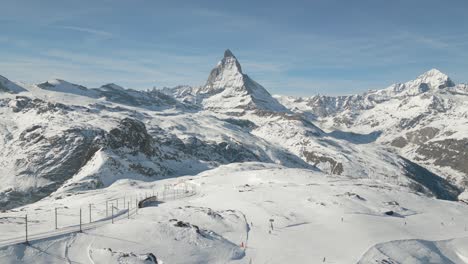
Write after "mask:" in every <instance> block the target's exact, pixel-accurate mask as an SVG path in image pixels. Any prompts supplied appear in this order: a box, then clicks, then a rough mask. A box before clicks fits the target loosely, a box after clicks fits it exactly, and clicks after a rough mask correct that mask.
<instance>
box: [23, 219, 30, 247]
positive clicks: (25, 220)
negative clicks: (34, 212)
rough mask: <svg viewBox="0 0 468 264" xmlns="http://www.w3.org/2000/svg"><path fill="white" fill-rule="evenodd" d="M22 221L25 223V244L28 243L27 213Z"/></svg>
mask: <svg viewBox="0 0 468 264" xmlns="http://www.w3.org/2000/svg"><path fill="white" fill-rule="evenodd" d="M24 223H25V227H26V244H28V243H29V241H28V215H26V216H25V217H24Z"/></svg>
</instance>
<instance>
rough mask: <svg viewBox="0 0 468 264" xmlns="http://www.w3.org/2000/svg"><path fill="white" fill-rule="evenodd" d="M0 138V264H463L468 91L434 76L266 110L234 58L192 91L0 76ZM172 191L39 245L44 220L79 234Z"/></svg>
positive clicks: (283, 101)
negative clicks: (58, 217)
mask: <svg viewBox="0 0 468 264" xmlns="http://www.w3.org/2000/svg"><path fill="white" fill-rule="evenodd" d="M25 74H26V73H25ZM0 135H1V139H0V149H1V150H2V151H1V152H0V209H1V210H2V212H1V213H0V246H3V247H1V248H0V262H1V263H387V264H390V263H468V231H467V224H468V220H467V219H468V192H466V191H465V190H466V189H467V188H468V162H467V161H468V85H467V84H456V83H454V82H453V81H452V80H451V79H450V78H449V77H448V76H447V75H445V74H444V73H442V72H440V71H439V70H436V69H432V70H429V71H428V72H426V73H423V74H422V75H420V76H419V77H417V78H416V79H415V80H412V81H408V82H405V83H397V84H393V85H391V86H389V87H388V88H385V89H381V90H371V91H368V92H366V93H363V94H358V95H349V96H325V95H315V96H311V97H291V96H282V95H275V96H272V95H271V94H270V93H269V92H268V91H267V89H265V88H264V87H263V86H262V85H261V84H259V83H257V82H256V81H254V80H253V79H252V78H250V77H249V76H248V75H247V74H245V73H244V72H243V70H242V67H241V64H240V62H239V61H238V60H237V58H236V57H235V56H234V54H233V53H232V52H231V51H230V50H226V51H225V53H224V56H223V58H222V59H221V61H220V62H219V63H218V64H217V65H216V66H215V68H214V69H213V70H212V71H211V73H210V74H209V76H208V79H207V81H206V83H205V84H204V85H202V86H200V87H190V86H177V87H174V88H162V89H151V90H145V91H143V90H133V89H126V88H123V87H121V86H119V85H117V84H113V83H109V84H106V85H103V86H101V87H99V88H88V87H84V86H82V85H79V84H73V83H69V82H67V81H64V80H59V79H55V80H49V81H46V82H43V83H40V84H35V85H33V84H24V83H20V82H14V81H11V80H9V79H7V78H5V77H2V76H0ZM181 182H183V183H184V187H183V188H182V189H184V190H185V191H186V188H187V184H188V183H190V186H191V188H192V189H193V190H194V192H193V193H191V194H192V195H190V196H182V197H181V198H180V199H175V198H176V196H174V199H165V200H164V199H163V201H162V202H160V203H158V204H157V205H155V206H149V207H144V208H140V209H139V210H138V214H134V215H131V216H130V214H129V217H128V219H122V220H120V221H117V222H115V223H110V222H108V221H107V222H105V223H104V224H103V225H99V226H96V227H93V228H90V229H88V230H85V231H83V232H67V233H48V232H49V231H53V230H54V219H53V214H54V210H55V212H56V210H57V209H55V208H66V209H67V210H65V209H64V212H66V213H64V214H67V216H63V219H64V220H63V222H62V223H63V226H65V225H66V226H73V225H75V226H76V224H77V221H78V220H77V219H78V218H77V217H78V216H77V212H78V210H80V208H83V209H84V211H85V213H84V214H83V219H88V218H87V217H88V215H87V210H88V209H87V208H88V205H89V212H90V213H89V219H90V222H92V221H91V216H92V213H91V208H92V204H96V209H95V211H96V213H95V214H96V217H97V216H98V215H100V214H102V215H103V217H104V216H108V212H107V214H106V213H105V210H107V209H108V205H107V204H106V205H105V207H102V208H104V209H99V208H98V206H97V204H98V203H103V202H105V201H110V200H112V199H116V198H118V197H124V196H125V197H127V201H128V199H130V197H133V198H135V196H138V195H139V194H141V193H142V192H143V193H150V192H153V193H154V192H155V191H156V192H157V193H158V194H159V193H161V192H162V191H163V190H166V189H167V188H168V186H178V185H179V186H180V184H181ZM176 188H177V187H176ZM124 201H125V200H124ZM124 203H125V202H124ZM112 208H114V207H112ZM116 208H117V209H118V210H119V211H118V212H120V211H121V210H125V204H124V206H123V208H122V205H121V206H120V207H118V205H117V207H116ZM74 209H76V210H74ZM130 209H131V207H130V205H129V206H128V207H127V209H126V210H128V211H127V212H129V211H130ZM73 210H74V211H73ZM99 210H101V211H99ZM112 210H113V209H112ZM72 211H73V213H72ZM80 212H81V211H80ZM121 213H125V211H122V212H121ZM25 214H28V217H29V219H31V220H30V221H32V222H31V225H32V226H31V227H30V229H29V230H30V232H31V234H34V233H41V234H43V235H41V236H40V237H38V238H37V239H35V240H31V241H30V242H29V244H21V243H18V241H17V240H15V239H17V237H20V236H22V232H23V229H24V222H23V218H24V215H25ZM79 219H80V221H81V219H82V216H81V213H80V216H79ZM107 220H109V219H107ZM59 222H60V221H59ZM55 224H57V223H55ZM58 229H60V228H58ZM2 241H3V242H2Z"/></svg>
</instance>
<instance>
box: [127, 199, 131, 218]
mask: <svg viewBox="0 0 468 264" xmlns="http://www.w3.org/2000/svg"><path fill="white" fill-rule="evenodd" d="M127 212H128V219H130V202H128V211H127Z"/></svg>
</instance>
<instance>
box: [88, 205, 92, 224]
mask: <svg viewBox="0 0 468 264" xmlns="http://www.w3.org/2000/svg"><path fill="white" fill-rule="evenodd" d="M89 222H90V223H91V222H92V221H91V204H89Z"/></svg>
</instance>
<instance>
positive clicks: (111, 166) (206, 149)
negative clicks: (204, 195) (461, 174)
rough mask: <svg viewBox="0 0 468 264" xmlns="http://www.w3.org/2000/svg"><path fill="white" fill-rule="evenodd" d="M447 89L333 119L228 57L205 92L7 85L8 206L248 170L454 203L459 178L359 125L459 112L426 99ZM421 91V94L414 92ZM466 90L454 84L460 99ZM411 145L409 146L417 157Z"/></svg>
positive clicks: (2, 113) (432, 85)
mask: <svg viewBox="0 0 468 264" xmlns="http://www.w3.org/2000/svg"><path fill="white" fill-rule="evenodd" d="M451 84H452V83H451V81H450V80H449V79H448V78H445V77H444V76H442V75H441V74H439V73H438V72H436V71H431V72H430V73H428V74H426V75H424V76H421V77H420V78H418V79H417V80H416V81H414V82H412V83H405V84H403V85H400V86H398V88H396V87H397V86H395V87H393V88H391V89H387V91H386V92H381V91H377V92H374V93H373V96H370V94H368V95H366V96H354V97H349V98H347V99H346V100H344V99H343V100H342V99H340V100H342V101H343V103H342V104H339V105H336V104H335V106H334V108H333V109H332V108H331V106H324V107H325V108H327V107H328V108H329V109H328V110H327V111H328V112H329V113H328V114H326V115H319V112H320V111H315V108H305V107H309V106H308V105H307V103H305V104H302V102H305V101H307V100H305V99H297V101H294V100H296V99H294V100H292V99H291V98H290V97H288V98H282V97H277V98H274V97H273V96H271V95H270V94H269V93H268V91H267V90H266V89H265V88H263V87H262V86H261V85H259V84H258V83H256V82H255V81H253V80H252V79H251V78H250V77H248V76H247V75H246V74H244V73H243V72H242V69H241V66H240V63H239V61H238V60H237V58H236V57H235V56H234V55H233V54H232V52H230V51H229V50H227V51H226V52H225V54H224V57H223V59H222V60H221V61H220V63H218V65H217V66H216V67H215V68H214V69H213V70H212V71H211V73H210V75H209V76H208V79H207V82H206V84H205V85H204V86H202V87H199V88H192V87H187V86H179V87H176V88H173V89H163V90H156V89H153V90H147V91H136V90H132V89H125V88H122V87H120V86H118V85H115V84H107V85H104V86H102V87H100V88H92V89H88V88H86V87H84V86H80V85H76V84H72V83H69V82H66V81H64V80H51V81H47V82H45V83H41V84H38V85H22V84H14V83H11V82H8V87H15V86H13V85H17V86H18V87H20V88H21V90H20V89H9V90H8V92H6V93H0V133H1V134H2V135H3V141H2V142H0V143H1V144H0V146H1V147H2V149H4V150H5V151H4V152H3V154H2V155H1V156H0V164H1V165H2V168H1V169H0V170H1V171H0V172H1V173H0V174H1V180H2V182H3V184H2V185H1V186H0V207H1V208H12V207H16V206H19V205H21V204H25V203H29V202H33V201H36V200H38V199H41V198H43V197H46V196H49V195H52V196H54V197H56V198H57V199H59V198H60V197H63V196H64V195H73V193H76V192H80V191H84V190H88V189H95V188H102V187H106V186H109V185H112V184H113V183H114V182H116V181H118V180H121V179H138V180H144V181H153V180H156V179H162V178H167V177H177V176H181V175H187V174H188V175H193V174H196V173H199V172H201V171H204V170H208V169H211V168H215V167H217V166H219V165H221V164H229V163H239V162H248V161H257V162H265V163H277V164H281V165H283V166H286V167H290V168H305V169H309V170H314V171H320V172H321V173H324V174H328V175H330V177H333V175H341V176H344V177H349V178H360V179H363V178H364V179H373V180H378V181H382V182H391V183H393V184H398V185H401V186H404V187H405V188H407V189H408V190H409V191H412V192H413V191H414V192H420V193H423V194H425V195H429V196H435V197H437V198H441V199H450V200H454V199H457V196H458V195H459V194H460V193H461V192H462V191H463V189H462V187H463V186H464V185H463V182H462V181H459V178H453V179H452V178H450V177H448V176H447V175H446V174H444V173H442V172H441V171H432V172H431V171H430V170H427V169H426V168H424V166H420V165H421V164H419V163H420V162H419V160H417V159H416V158H415V157H413V156H411V155H409V154H408V153H406V152H404V151H401V152H399V153H395V151H394V150H393V149H392V148H394V146H393V145H392V142H393V141H392V140H393V139H392V138H391V137H388V134H386V133H385V132H382V131H381V130H378V129H368V128H373V127H374V126H372V125H369V123H366V122H368V120H371V121H372V122H374V123H372V124H376V123H379V124H378V125H376V126H375V127H377V128H384V125H388V126H390V125H394V124H389V123H383V121H385V120H381V119H378V118H374V119H367V117H366V119H359V118H364V117H359V114H362V113H361V111H362V112H363V113H364V111H366V110H372V109H373V110H378V109H380V108H379V107H380V106H381V105H383V104H386V103H393V104H395V102H398V104H397V106H395V107H396V108H397V109H399V108H402V107H404V106H405V105H406V106H408V105H410V106H412V105H414V104H415V103H414V102H412V100H420V101H422V102H424V107H425V108H424V109H431V111H433V112H429V113H431V114H433V115H435V114H440V113H447V109H452V108H450V107H449V105H447V104H448V103H450V102H451V101H450V98H446V97H443V96H442V97H440V98H439V97H437V98H436V97H435V96H432V97H431V96H427V95H428V93H429V91H430V92H431V93H437V94H443V95H444V96H445V95H446V96H452V95H451V94H450V95H449V94H448V93H447V92H445V91H446V90H447V89H451V87H448V85H451ZM4 86H7V85H5V84H4ZM415 87H416V90H417V91H420V92H419V94H415V93H414V92H408V91H413V90H414V89H415ZM418 89H419V90H418ZM463 89H464V88H463V87H461V86H457V89H456V91H457V93H462V91H463ZM423 90H424V91H423ZM403 93H407V95H406V96H401V95H403ZM376 94H379V95H380V97H378V96H376ZM382 94H384V95H382ZM377 97H378V98H377ZM394 97H395V98H394ZM362 98H364V99H362ZM376 98H377V99H376ZM382 98H385V99H382ZM278 100H279V101H280V102H284V106H283V105H282V104H280V102H279V101H278ZM301 100H302V101H301ZM327 100H331V101H333V100H335V99H327ZM292 101H293V102H292ZM355 102H358V103H355ZM403 102H404V103H403ZM292 103H294V105H295V106H294V107H293V106H292V105H293V104H292ZM367 103H369V104H370V103H372V107H369V106H367V105H365V104H367ZM320 104H323V102H321V103H320ZM320 104H319V105H318V106H321V105H320ZM363 105H364V106H365V107H364V106H363ZM287 108H289V109H287ZM319 108H320V109H322V108H321V107H319ZM330 109H331V110H330ZM384 109H387V106H386V107H385V108H384ZM424 113H426V112H424ZM320 116H322V117H320ZM428 116H430V115H428ZM319 117H320V118H319ZM326 118H328V119H326ZM340 118H341V119H342V120H344V119H345V118H348V119H349V122H354V123H353V124H361V123H359V122H362V124H361V125H360V127H362V130H359V131H349V130H348V131H346V130H345V129H343V130H336V129H334V130H328V129H327V128H329V127H330V126H327V124H328V123H326V122H330V123H332V122H339V121H338V120H339V119H340ZM380 118H382V117H380ZM405 118H407V121H404V122H406V123H404V122H403V121H401V119H400V121H399V122H400V124H402V128H401V131H405V130H404V129H407V128H408V127H411V126H412V123H414V122H416V123H417V122H418V120H417V119H416V121H414V118H413V119H411V115H407V114H406V113H405ZM421 120H424V118H422V119H421ZM421 120H419V121H421ZM380 122H381V123H380ZM402 122H403V123H402ZM421 122H422V121H421ZM316 123H317V124H319V125H318V126H317V125H316ZM460 125H461V126H463V124H460ZM365 126H367V127H365ZM363 131H366V132H363ZM428 131H429V130H428ZM428 133H429V134H430V132H428ZM437 133H439V132H437ZM454 135H455V136H456V133H453V134H452V138H453V137H454ZM413 138H414V140H416V138H418V136H417V135H416V136H414V137H413ZM417 140H419V141H424V139H420V138H418V139H417ZM380 143H382V144H380ZM412 144H415V143H412ZM453 144H454V145H456V146H459V145H458V142H454V143H453ZM407 145H408V146H407ZM407 145H405V146H404V147H402V148H403V149H404V148H407V149H409V150H411V147H410V145H409V144H407ZM420 145H421V144H420ZM392 146H393V147H392ZM418 146H419V145H418ZM421 146H422V145H421ZM443 146H447V145H443ZM461 146H463V145H461ZM462 148H463V147H462ZM450 149H452V148H451V147H450ZM421 151H423V149H421ZM426 151H428V152H431V153H432V151H431V150H426ZM462 151H463V149H462ZM439 162H442V163H443V164H444V165H446V164H448V161H444V160H440V161H439ZM456 162H458V161H456ZM422 164H423V165H424V162H422ZM435 164H437V161H436V163H435ZM457 164H458V163H457ZM455 166H458V165H455ZM444 172H446V171H444ZM441 175H442V176H443V177H440V176H441Z"/></svg>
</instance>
